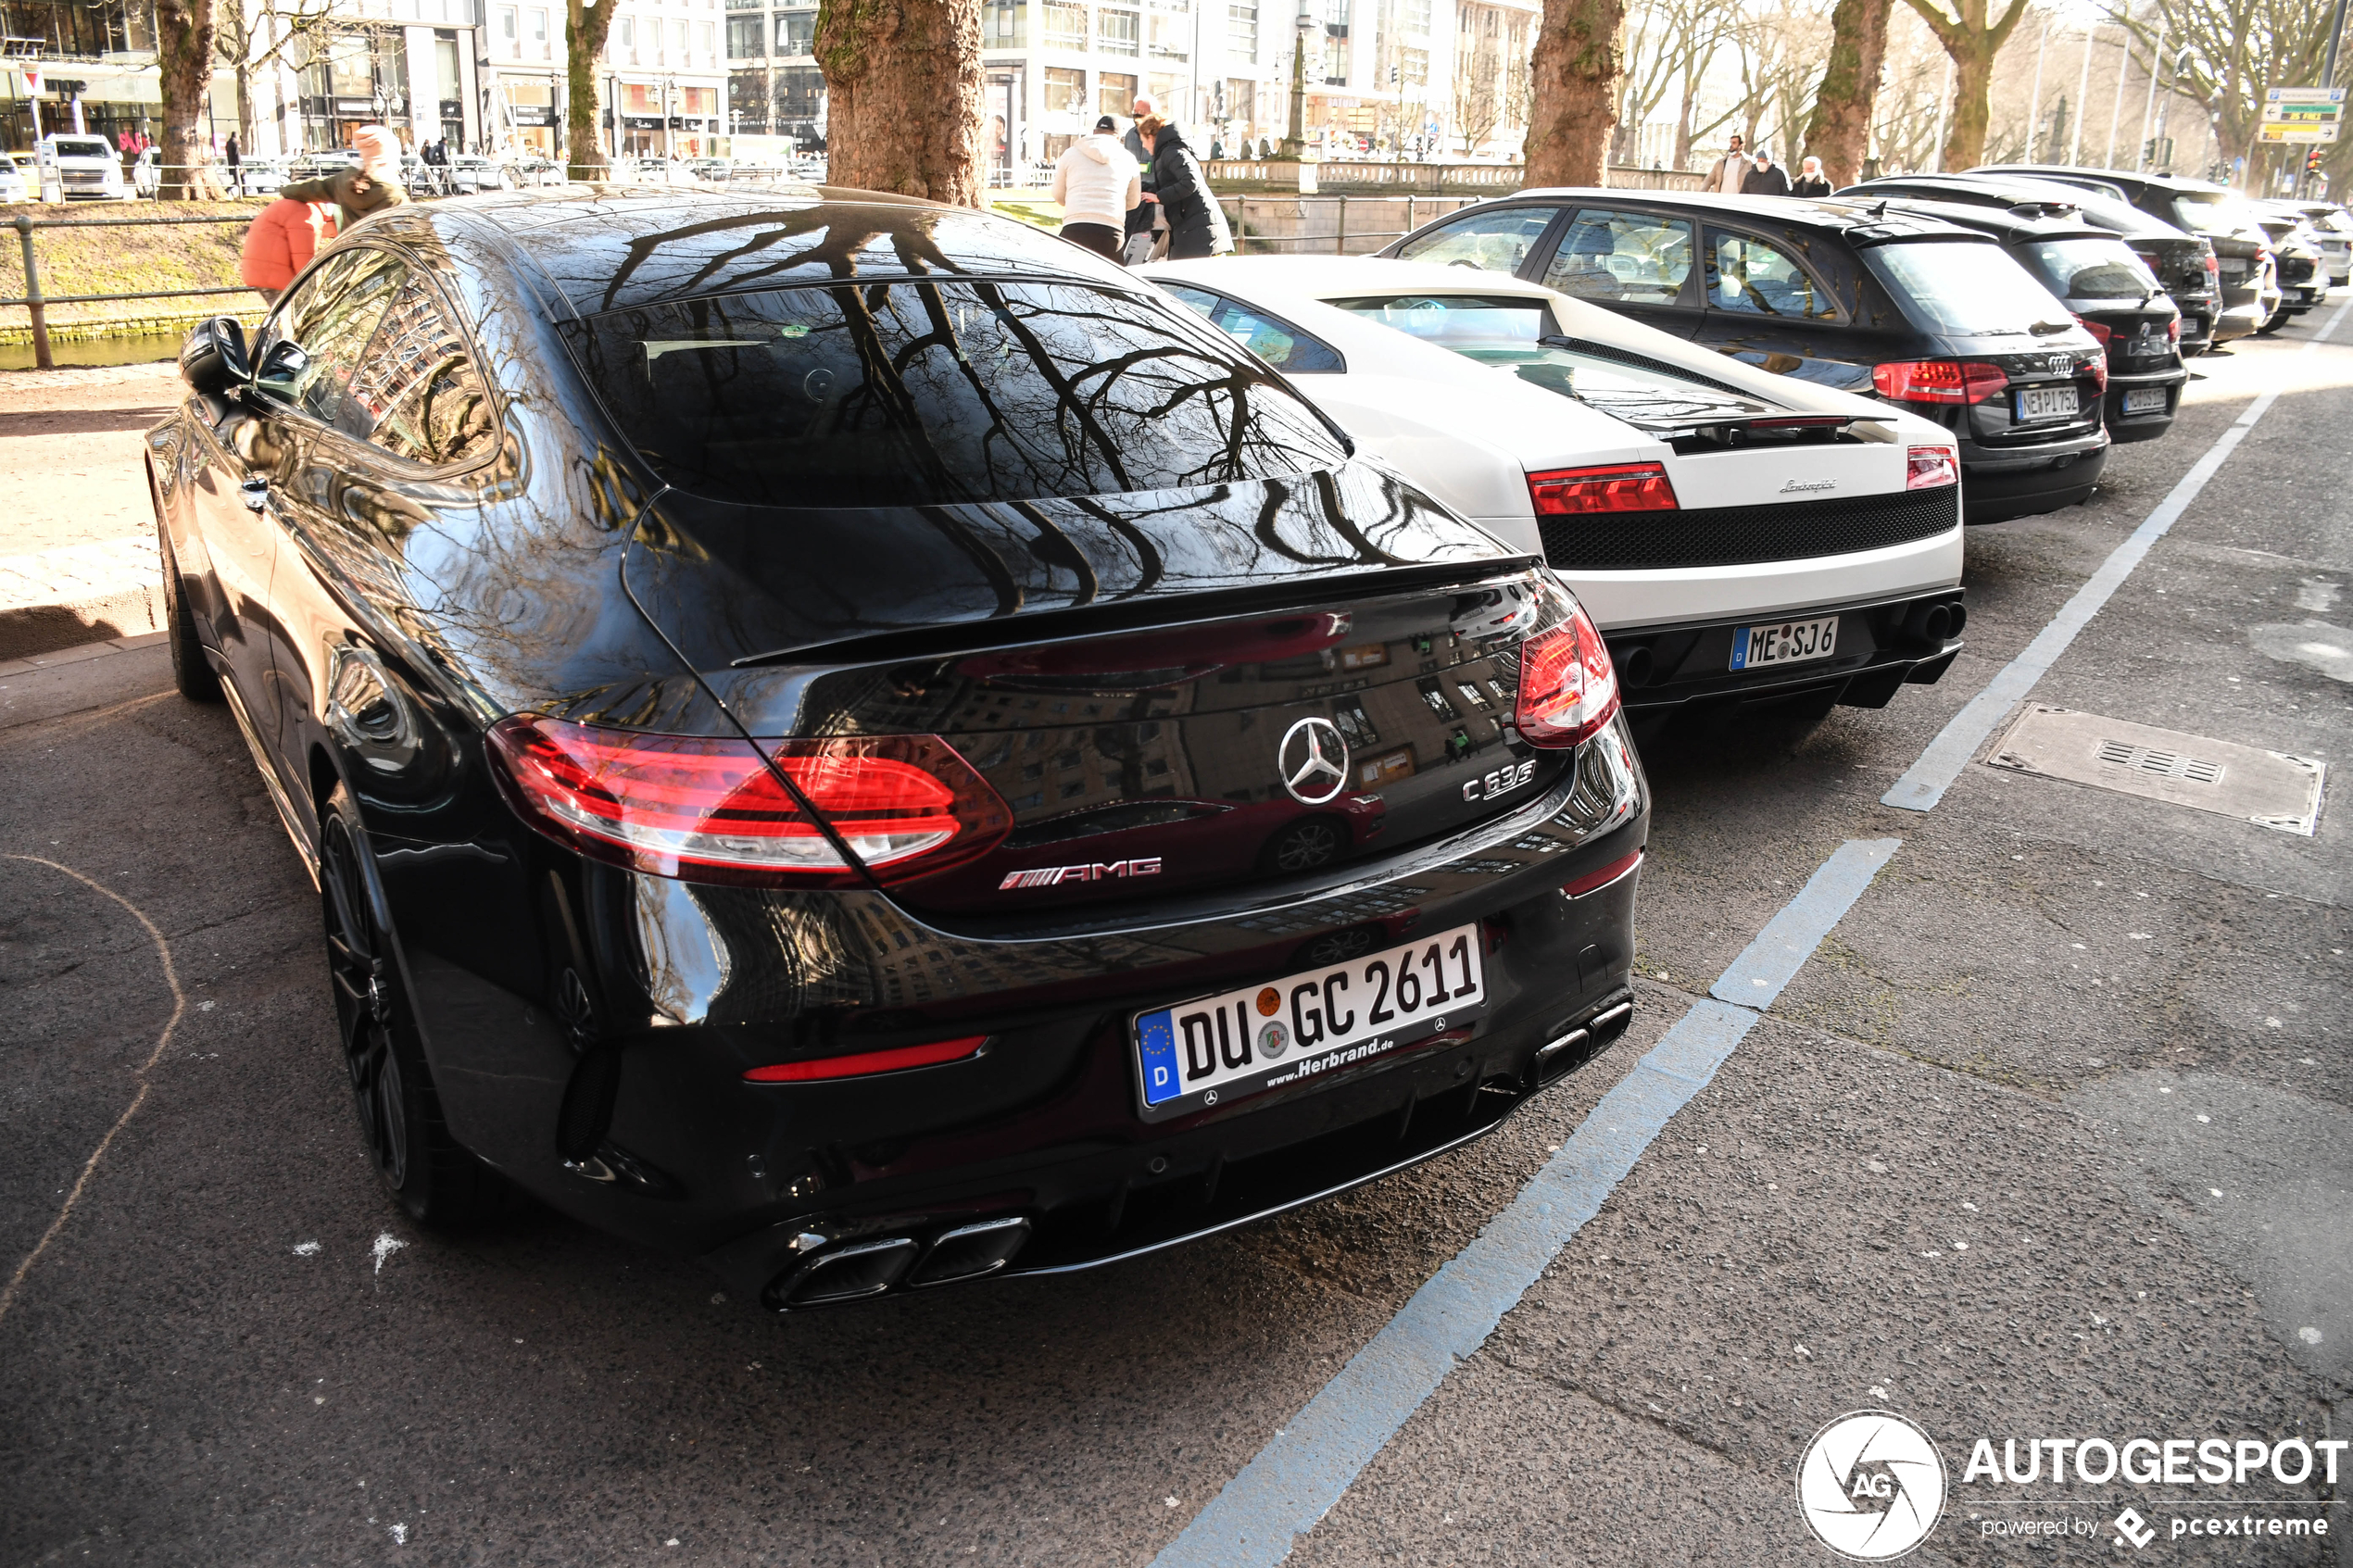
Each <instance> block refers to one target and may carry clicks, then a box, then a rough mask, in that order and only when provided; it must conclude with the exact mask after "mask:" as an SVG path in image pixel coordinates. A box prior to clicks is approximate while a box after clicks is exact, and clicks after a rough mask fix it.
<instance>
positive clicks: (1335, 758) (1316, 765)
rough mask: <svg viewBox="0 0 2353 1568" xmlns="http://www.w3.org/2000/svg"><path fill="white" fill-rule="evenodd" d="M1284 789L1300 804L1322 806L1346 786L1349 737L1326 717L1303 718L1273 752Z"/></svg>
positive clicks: (1284, 735) (1288, 731)
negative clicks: (1280, 772)
mask: <svg viewBox="0 0 2353 1568" xmlns="http://www.w3.org/2000/svg"><path fill="white" fill-rule="evenodd" d="M1275 765H1276V766H1277V768H1279V769H1281V770H1282V775H1283V788H1285V789H1286V790H1289V791H1290V797H1291V798H1292V799H1293V800H1296V801H1298V802H1299V803H1300V804H1301V805H1302V806H1321V805H1323V804H1325V803H1326V802H1327V801H1328V800H1330V799H1331V798H1332V797H1335V796H1337V795H1338V794H1340V791H1341V790H1343V789H1345V788H1347V787H1348V737H1347V736H1346V735H1343V734H1340V728H1339V726H1337V725H1335V724H1334V723H1333V722H1332V721H1330V720H1328V719H1302V720H1301V721H1299V722H1298V723H1296V724H1293V725H1292V726H1291V727H1290V729H1288V730H1285V731H1284V732H1283V744H1282V746H1281V747H1280V748H1279V749H1277V751H1276V753H1275Z"/></svg>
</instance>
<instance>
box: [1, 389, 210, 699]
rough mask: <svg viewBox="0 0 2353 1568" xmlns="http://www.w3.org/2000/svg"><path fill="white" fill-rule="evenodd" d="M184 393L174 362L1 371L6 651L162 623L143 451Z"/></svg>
mask: <svg viewBox="0 0 2353 1568" xmlns="http://www.w3.org/2000/svg"><path fill="white" fill-rule="evenodd" d="M181 393H182V387H181V385H180V379H179V372H178V370H177V368H176V367H175V366H173V365H171V364H169V363H165V364H159V365H109V366H102V367H94V368H89V369H81V370H20V371H16V372H12V373H8V374H5V375H0V483H5V485H6V494H7V495H8V496H9V498H10V503H11V504H10V507H9V508H8V512H7V514H6V517H0V659H26V658H31V657H33V656H36V655H41V654H46V653H50V652H53V651H55V650H57V649H60V648H69V647H76V646H82V645H84V644H95V643H102V642H108V641H111V640H114V639H117V638H123V637H136V636H142V635H145V634H147V633H154V632H157V631H160V630H161V629H162V628H163V581H162V574H161V570H160V567H159V564H158V559H157V553H156V534H155V512H154V508H153V507H152V506H151V505H150V503H149V501H148V497H147V480H146V470H145V467H144V456H143V453H144V444H145V433H146V432H147V430H148V429H149V428H150V427H152V426H153V425H154V424H155V423H156V422H157V420H161V419H162V418H163V417H164V416H165V415H166V414H168V413H169V412H170V410H171V409H172V408H174V407H175V406H176V405H177V404H178V403H179V401H180V396H181Z"/></svg>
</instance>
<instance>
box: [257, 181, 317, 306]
mask: <svg viewBox="0 0 2353 1568" xmlns="http://www.w3.org/2000/svg"><path fill="white" fill-rule="evenodd" d="M334 237H335V219H334V214H333V213H331V212H329V211H328V210H327V209H326V208H325V207H322V206H321V205H319V204H318V203H316V202H305V201H296V200H294V199H292V198H291V197H287V196H281V197H279V198H278V199H277V200H276V201H273V202H271V204H270V205H269V206H268V207H263V208H262V209H261V216H260V217H258V218H257V219H255V220H253V227H252V228H250V229H247V230H246V231H245V251H244V253H243V254H242V255H241V256H239V257H238V258H237V275H238V276H239V277H241V278H243V279H244V280H245V286H246V287H247V288H249V289H253V290H256V291H258V293H259V294H260V295H261V297H262V300H263V301H264V303H266V304H270V305H275V304H277V303H278V296H279V295H281V294H283V293H284V292H285V288H286V285H287V284H288V283H291V282H294V281H295V274H296V273H298V272H300V271H301V270H303V269H304V268H306V267H308V266H309V265H310V258H311V257H312V256H314V255H316V254H317V253H318V249H319V247H320V246H321V245H325V244H326V243H327V242H328V241H329V240H332V239H333V238H334Z"/></svg>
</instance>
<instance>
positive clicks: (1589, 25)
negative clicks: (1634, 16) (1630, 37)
mask: <svg viewBox="0 0 2353 1568" xmlns="http://www.w3.org/2000/svg"><path fill="white" fill-rule="evenodd" d="M1625 19H1626V0H1544V19H1543V22H1542V24H1541V26H1540V27H1539V28H1538V30H1537V33H1536V53H1535V57H1534V60H1533V62H1532V65H1531V72H1532V75H1533V77H1534V82H1535V93H1534V103H1533V104H1532V105H1531V106H1530V107H1529V115H1528V176H1527V182H1528V184H1529V186H1531V187H1533V186H1538V185H1598V184H1600V183H1601V182H1602V156H1603V154H1604V152H1605V151H1606V150H1607V149H1608V146H1609V132H1610V127H1611V126H1612V125H1613V124H1614V123H1615V122H1616V121H1617V73H1618V67H1619V60H1618V56H1617V29H1618V24H1619V23H1621V22H1622V21H1624V20H1625Z"/></svg>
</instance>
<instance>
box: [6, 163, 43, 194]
mask: <svg viewBox="0 0 2353 1568" xmlns="http://www.w3.org/2000/svg"><path fill="white" fill-rule="evenodd" d="M39 194H41V192H40V189H39V188H38V186H36V185H35V184H34V182H33V181H32V178H31V176H30V175H29V174H28V173H27V172H26V171H25V168H24V166H23V165H22V164H20V163H19V162H18V161H17V160H16V159H15V158H14V157H11V156H10V155H8V154H6V153H0V202H29V201H31V200H32V199H33V198H34V197H35V196H38V195H39Z"/></svg>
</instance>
